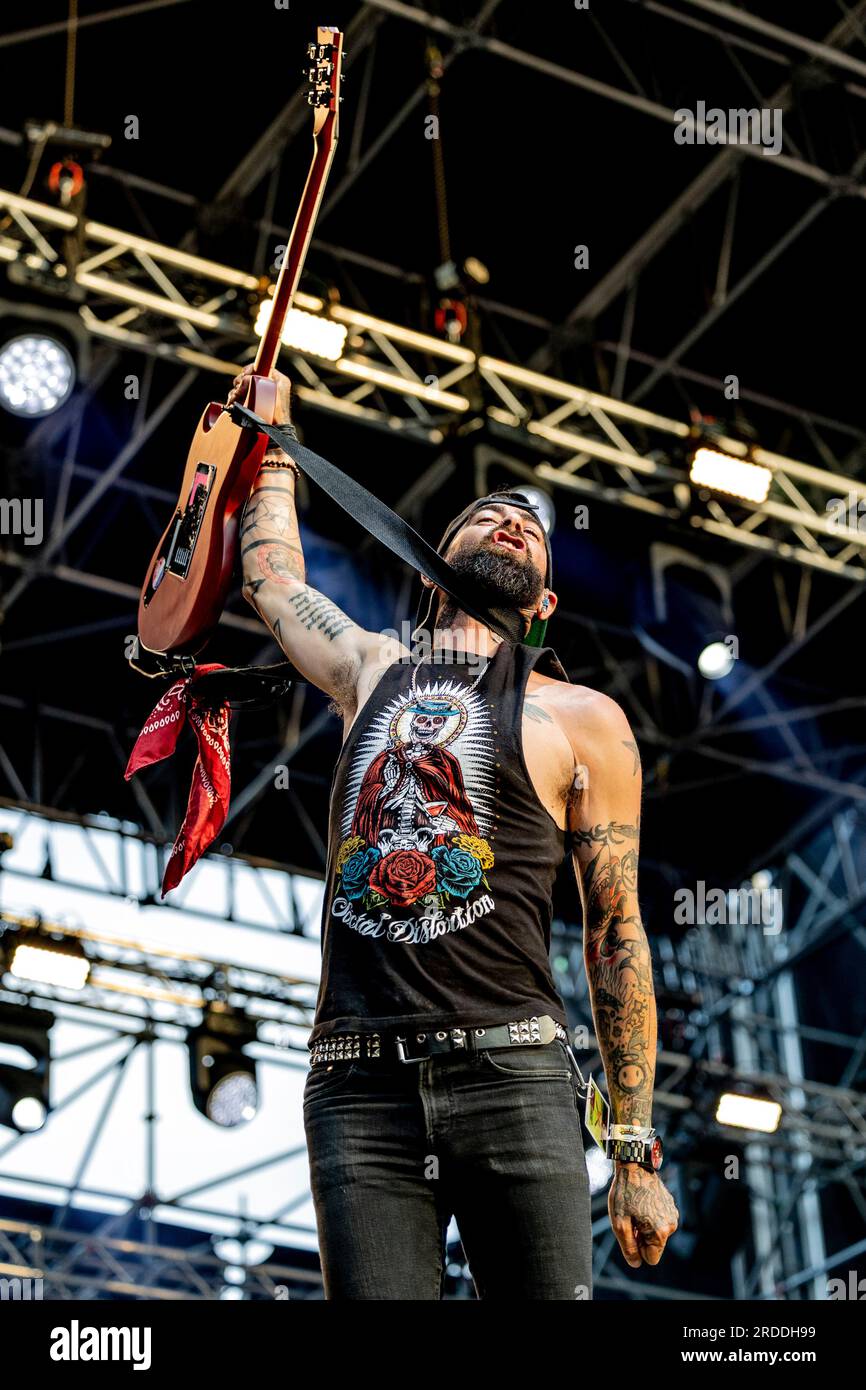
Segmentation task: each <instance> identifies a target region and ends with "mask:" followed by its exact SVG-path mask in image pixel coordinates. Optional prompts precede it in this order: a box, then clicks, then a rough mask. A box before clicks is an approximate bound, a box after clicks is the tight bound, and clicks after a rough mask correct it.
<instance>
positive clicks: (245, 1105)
mask: <svg viewBox="0 0 866 1390" xmlns="http://www.w3.org/2000/svg"><path fill="white" fill-rule="evenodd" d="M256 1036H257V1034H256V1025H255V1023H253V1022H252V1021H251V1020H250V1019H248V1018H247V1017H246V1015H245V1014H243V1013H241V1012H240V1011H239V1010H237V1009H233V1008H232V1007H231V1006H230V1005H228V1004H223V1003H212V1004H209V1005H208V1007H207V1009H206V1010H205V1015H204V1018H203V1019H202V1022H201V1023H200V1024H199V1025H198V1027H196V1028H192V1029H190V1031H189V1033H188V1035H187V1048H188V1050H189V1068H190V1088H191V1090H192V1099H193V1104H194V1105H195V1108H196V1110H198V1111H199V1112H200V1114H202V1115H204V1116H206V1117H207V1119H209V1120H212V1121H213V1123H214V1124H216V1125H220V1126H221V1127H223V1128H225V1129H229V1128H233V1127H234V1126H235V1125H240V1124H246V1123H247V1122H248V1121H249V1120H252V1119H253V1118H254V1117H255V1115H256V1112H257V1110H258V1106H259V1093H258V1086H257V1083H256V1064H255V1061H254V1059H253V1058H252V1057H247V1056H246V1054H245V1053H244V1051H243V1049H244V1048H245V1047H246V1046H247V1045H248V1044H249V1043H252V1042H255V1040H256Z"/></svg>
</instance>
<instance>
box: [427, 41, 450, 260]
mask: <svg viewBox="0 0 866 1390" xmlns="http://www.w3.org/2000/svg"><path fill="white" fill-rule="evenodd" d="M443 72H444V69H443V67H442V55H441V53H440V52H439V50H438V49H437V48H435V47H434V45H433V44H430V45H429V46H428V48H427V74H428V76H427V96H428V100H429V110H430V114H431V116H432V117H433V118H434V120H435V122H436V138H435V140H432V141H431V142H430V143H431V144H432V146H433V182H434V185H435V189H436V219H437V222H438V226H439V263H440V265H445V264H446V263H447V262H448V261H450V259H451V234H450V231H449V228H448V198H447V194H446V191H445V160H444V158H443V156H442V130H441V127H440V124H439V91H440V87H439V81H440V78H441V77H442V74H443Z"/></svg>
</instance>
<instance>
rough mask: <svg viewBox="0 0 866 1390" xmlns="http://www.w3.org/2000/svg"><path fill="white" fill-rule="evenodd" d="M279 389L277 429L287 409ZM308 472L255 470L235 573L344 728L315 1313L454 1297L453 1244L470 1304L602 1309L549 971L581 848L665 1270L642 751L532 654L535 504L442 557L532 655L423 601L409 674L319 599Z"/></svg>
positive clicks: (457, 533)
mask: <svg viewBox="0 0 866 1390" xmlns="http://www.w3.org/2000/svg"><path fill="white" fill-rule="evenodd" d="M251 370H252V369H251V368H250V369H247V370H246V371H245V372H244V373H242V374H241V376H240V377H238V378H236V380H235V384H234V388H233V390H232V392H231V393H230V396H229V404H231V403H232V401H233V400H234V399H235V398H236V396H237V395H238V393H239V390H240V388H242V387H243V385H244V377H245V376H246V375H247V374H248V372H249V371H251ZM272 376H273V378H274V379H275V380H276V381H277V382H278V385H279V392H280V395H279V406H280V408H279V411H278V420H279V422H280V423H281V424H283V423H287V422H288V421H289V418H290V386H289V382H288V380H287V379H286V378H285V377H283V376H282V375H281V374H279V373H277V372H273V373H272ZM296 471H297V470H296V465H294V464H293V463H292V461H291V458H290V457H289V456H287V455H285V454H282V453H281V452H280V451H279V450H271V451H269V453H268V454H267V455H266V456H265V459H264V462H263V464H262V468H261V471H260V472H259V474H258V476H257V478H256V481H255V483H254V485H253V488H252V491H251V493H250V497H249V500H248V503H247V507H246V512H245V516H244V521H243V525H242V531H241V551H242V556H243V574H244V586H243V592H244V595H245V597H246V598H247V599H248V601H249V602H250V603H251V604H252V606H253V607H254V608H255V610H256V612H257V613H258V614H259V615H260V616H261V618H262V619H263V621H264V622H265V623H266V624H267V626H268V627H269V629H270V631H271V632H272V633H273V635H274V637H275V639H276V640H277V642H278V643H279V645H280V646H281V647H282V649H283V651H284V652H285V653H286V655H287V656H288V658H289V660H290V661H291V662H292V663H293V664H294V665H295V666H296V667H297V668H298V669H299V670H300V671H301V673H302V674H303V675H304V676H305V677H306V679H308V680H309V681H311V682H312V683H313V684H314V685H317V686H318V687H319V688H320V689H321V690H322V691H324V692H325V693H326V694H327V695H328V696H330V698H331V700H332V702H333V706H334V708H336V709H337V710H339V712H340V713H341V714H342V719H343V732H344V739H343V746H342V750H341V753H340V757H339V759H338V762H337V767H336V769H335V773H334V779H333V783H332V791H331V808H330V828H329V842H328V865H327V874H326V882H325V893H324V904H323V920H322V974H321V982H320V986H319V992H318V999H317V1005H316V1014H315V1020H314V1026H313V1029H312V1032H311V1034H310V1038H309V1046H310V1050H311V1065H310V1070H309V1072H308V1074H307V1079H306V1083H305V1091H304V1125H305V1133H306V1138H307V1146H308V1152H309V1160H310V1177H311V1188H312V1194H313V1200H314V1204H315V1209H316V1221H317V1227H318V1234H319V1247H320V1254H321V1263H322V1273H323V1280H324V1289H325V1296H326V1298H328V1299H332V1300H349V1299H352V1300H358V1299H359V1300H371V1299H383V1300H398V1299H399V1300H403V1299H409V1300H422V1299H439V1298H441V1297H442V1292H443V1287H444V1271H445V1243H446V1234H447V1230H448V1227H449V1223H450V1221H451V1218H452V1217H456V1220H457V1224H458V1227H459V1231H460V1236H461V1239H462V1242H463V1247H464V1250H465V1252H466V1256H467V1259H468V1261H469V1266H470V1269H471V1272H472V1277H473V1281H474V1284H475V1289H476V1292H477V1295H478V1297H479V1298H486V1299H512V1300H513V1299H575V1298H578V1299H580V1298H589V1297H591V1294H592V1242H591V1226H590V1194H589V1181H588V1176H587V1169H586V1163H585V1156H584V1147H583V1137H582V1132H581V1113H582V1110H583V1103H584V1097H583V1091H584V1089H585V1088H584V1086H583V1085H582V1081H583V1078H582V1076H581V1075H580V1072H579V1068H578V1067H577V1064H576V1059H575V1058H574V1054H573V1052H572V1050H571V1046H570V1043H569V1037H568V1032H567V1017H566V1013H565V1009H564V1006H563V1003H562V999H561V998H560V995H559V993H558V991H557V989H556V985H555V982H554V979H553V975H552V971H551V967H550V962H549V950H550V925H551V915H552V892H553V883H554V879H555V876H556V873H557V870H558V868H559V865H560V863H561V861H562V859H563V857H564V855H565V853H566V850H567V849H568V850H570V852H571V853H572V856H573V862H574V869H575V874H576V879H577V886H578V891H579V894H580V898H581V903H582V908H583V916H584V959H585V966H586V970H587V976H588V981H589V989H590V995H591V999H592V1007H593V1016H594V1020H595V1027H596V1034H597V1039H598V1048H599V1051H600V1053H601V1057H602V1060H603V1063H604V1068H605V1073H606V1077H607V1086H608V1094H609V1098H610V1112H611V1115H610V1119H611V1123H610V1126H609V1128H608V1131H607V1135H606V1137H605V1139H604V1143H605V1151H606V1153H607V1155H608V1157H610V1158H611V1159H612V1160H613V1164H614V1169H613V1179H612V1183H611V1188H610V1194H609V1201H608V1209H609V1214H610V1220H611V1224H612V1227H613V1230H614V1233H615V1235H616V1238H617V1240H618V1242H619V1245H620V1248H621V1250H622V1254H623V1257H624V1259H625V1261H626V1263H627V1264H628V1265H630V1266H631V1267H633V1268H638V1267H639V1266H640V1265H641V1263H643V1262H645V1263H647V1264H657V1263H658V1261H659V1259H660V1258H661V1255H662V1252H663V1250H664V1246H665V1243H666V1241H667V1239H668V1238H669V1236H670V1235H671V1234H672V1233H673V1231H674V1230H675V1229H676V1225H677V1216H678V1213H677V1210H676V1207H675V1205H674V1202H673V1199H672V1197H671V1195H670V1193H669V1192H668V1190H667V1188H666V1187H665V1186H664V1184H663V1183H662V1181H661V1179H660V1177H659V1174H658V1168H659V1165H660V1161H661V1141H660V1139H659V1137H658V1136H657V1134H656V1132H655V1130H654V1129H653V1128H652V1095H653V1081H654V1073H655V1057H656V1008H655V996H654V990H653V980H652V965H651V959H650V951H649V946H648V943H647V938H646V933H645V931H644V928H643V925H642V923H641V919H640V911H639V906H638V899H637V854H638V831H639V824H640V796H641V778H640V760H639V757H638V751H637V747H636V745H635V742H634V739H633V737H632V732H631V729H630V727H629V724H628V721H627V719H626V717H625V715H624V714H623V712H622V710H621V709H620V708H619V706H618V705H617V704H616V703H615V702H614V701H613V700H611V699H609V698H608V697H607V696H606V695H604V694H601V693H599V692H598V691H595V690H591V689H588V688H587V687H585V686H579V685H573V684H572V683H571V682H570V681H569V680H568V677H567V675H566V673H565V671H564V670H563V668H562V666H561V665H560V663H559V661H558V659H557V658H556V656H555V654H554V653H553V651H552V650H551V649H550V648H549V647H545V646H541V645H538V641H537V639H538V636H539V632H543V630H544V627H545V625H546V622H547V620H548V619H549V618H551V617H552V616H553V614H554V612H555V610H556V604H557V599H556V594H555V593H554V591H553V588H552V557H551V551H550V543H549V539H548V537H547V534H546V531H545V529H544V527H543V525H542V524H541V521H540V519H539V517H538V514H537V510H536V508H535V507H534V506H533V505H532V504H531V503H530V502H528V501H527V499H526V498H525V497H524V496H523V495H522V494H521V493H520V492H519V491H512V492H503V493H496V494H491V495H490V496H488V497H486V498H481V499H479V500H477V501H474V502H472V503H470V504H469V506H467V507H466V508H465V509H464V511H463V512H462V513H461V514H460V515H459V516H458V517H456V518H455V519H454V521H453V522H452V523H451V525H450V526H449V527H448V528H447V530H446V532H445V535H444V536H443V537H442V541H441V542H440V545H439V553H440V554H442V555H443V556H444V558H445V559H447V560H448V561H449V562H450V564H451V565H452V567H453V568H454V569H455V570H457V571H458V572H459V573H460V574H461V575H463V576H464V577H465V578H466V580H467V581H469V582H470V585H471V587H472V592H473V593H475V594H477V598H478V603H479V605H480V606H481V607H483V608H484V609H486V611H490V609H492V608H494V607H499V608H500V609H501V608H503V607H505V608H508V609H511V610H513V611H514V612H515V613H517V614H519V615H520V619H521V626H522V628H523V630H524V636H525V637H529V641H526V640H523V641H509V640H506V639H504V638H502V637H500V636H498V635H497V634H496V633H494V632H493V631H491V629H489V628H487V627H485V626H484V625H483V624H482V623H480V622H478V621H476V620H475V619H473V618H471V617H469V616H468V615H467V614H466V613H463V612H462V611H460V609H459V607H458V606H457V605H456V603H455V602H454V601H453V600H452V599H451V598H450V597H449V596H448V595H447V594H446V593H445V592H444V591H442V590H441V589H438V588H436V587H435V585H434V584H433V583H432V582H431V581H429V580H426V579H425V581H424V582H425V585H426V588H427V589H428V591H429V601H428V614H429V613H430V612H434V608H433V606H434V605H435V614H434V618H433V628H432V633H428V637H429V638H430V639H431V640H430V641H429V646H428V650H429V652H430V656H429V657H427V658H425V659H422V660H421V661H418V660H416V659H414V654H413V652H411V651H410V650H409V649H408V648H406V647H405V646H404V645H402V644H401V643H400V642H396V641H394V639H393V636H389V635H383V634H379V633H375V632H369V631H366V630H364V629H363V628H361V627H359V626H358V625H357V624H356V623H355V622H353V621H352V619H351V617H349V616H348V615H347V614H346V613H344V612H343V611H342V610H341V609H340V608H339V607H338V606H337V605H336V604H335V603H334V602H333V601H332V600H331V599H330V598H328V597H327V596H326V595H325V594H322V593H320V592H318V591H317V590H316V589H314V588H312V587H311V586H310V585H309V584H307V583H306V578H305V569H304V557H303V552H302V548H301V539H300V534H299V528H298V520H297V515H296V511H295V503H294V483H295V474H296ZM416 631H417V629H416ZM578 1077H580V1080H578V1079H577V1078H578ZM596 1104H597V1098H596Z"/></svg>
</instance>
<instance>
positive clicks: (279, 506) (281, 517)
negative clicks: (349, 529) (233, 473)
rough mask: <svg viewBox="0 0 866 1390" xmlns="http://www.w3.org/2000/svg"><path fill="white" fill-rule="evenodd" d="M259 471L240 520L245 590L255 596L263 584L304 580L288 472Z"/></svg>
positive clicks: (292, 491)
mask: <svg viewBox="0 0 866 1390" xmlns="http://www.w3.org/2000/svg"><path fill="white" fill-rule="evenodd" d="M272 479H273V474H272V473H268V474H265V475H264V476H263V475H261V474H260V475H259V480H258V481H257V484H256V486H255V487H254V488H253V490H252V492H251V493H250V496H249V499H248V501H247V505H246V508H245V510H244V516H243V520H242V522H241V557H242V561H243V573H244V594H245V596H246V597H247V598H249V599H251V600H252V599H254V598H255V596H256V594H257V593H258V591H259V589H260V588H261V587H262V584H263V583H264V582H266V581H267V580H269V579H270V580H273V582H274V583H276V584H288V583H290V582H292V581H294V580H298V579H300V580H301V581H303V580H304V578H305V577H306V575H305V569H304V555H303V551H302V550H301V538H300V533H299V531H298V518H297V514H296V512H295V498H294V483H293V482H292V481H291V475H289V476H287V477H280V479H279V481H273V480H272Z"/></svg>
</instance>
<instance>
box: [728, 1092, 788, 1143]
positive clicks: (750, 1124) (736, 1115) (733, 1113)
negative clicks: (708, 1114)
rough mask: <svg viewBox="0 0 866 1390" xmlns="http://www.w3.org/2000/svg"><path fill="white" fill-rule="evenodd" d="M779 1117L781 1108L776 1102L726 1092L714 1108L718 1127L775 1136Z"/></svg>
mask: <svg viewBox="0 0 866 1390" xmlns="http://www.w3.org/2000/svg"><path fill="white" fill-rule="evenodd" d="M781 1117H782V1107H781V1105H779V1103H778V1101H775V1100H764V1099H763V1098H762V1097H760V1096H745V1095H741V1094H739V1093H738V1092H733V1091H726V1092H725V1094H724V1095H723V1096H721V1097H720V1099H719V1103H718V1106H717V1108H716V1119H717V1121H718V1123H719V1124H720V1125H732V1126H734V1128H736V1129H756V1130H760V1132H761V1133H762V1134H775V1132H776V1130H777V1129H778V1128H779V1120H780V1119H781Z"/></svg>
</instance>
